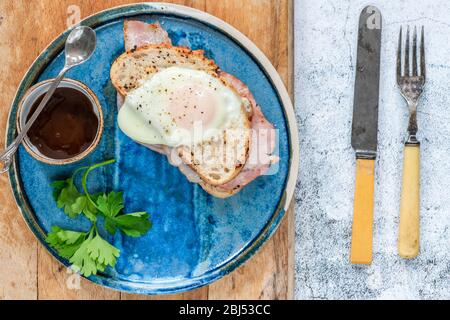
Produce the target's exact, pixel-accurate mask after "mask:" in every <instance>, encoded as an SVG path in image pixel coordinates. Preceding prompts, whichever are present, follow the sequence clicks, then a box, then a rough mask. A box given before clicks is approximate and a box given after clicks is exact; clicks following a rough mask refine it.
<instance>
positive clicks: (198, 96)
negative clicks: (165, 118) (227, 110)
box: [168, 84, 218, 130]
mask: <svg viewBox="0 0 450 320" xmlns="http://www.w3.org/2000/svg"><path fill="white" fill-rule="evenodd" d="M216 96H217V95H214V88H210V87H208V88H202V87H200V86H198V85H194V84H193V85H189V84H187V85H185V86H182V87H180V88H178V90H177V91H176V92H171V93H170V95H169V104H168V113H169V114H170V115H171V116H172V117H173V120H174V122H175V124H176V125H177V126H178V127H180V128H184V129H187V130H190V129H192V128H193V127H194V124H195V123H199V122H200V123H201V125H202V126H203V128H205V129H207V128H209V127H211V126H212V123H213V121H214V119H215V116H216V108H214V106H216V105H217V103H218V101H217V98H216Z"/></svg>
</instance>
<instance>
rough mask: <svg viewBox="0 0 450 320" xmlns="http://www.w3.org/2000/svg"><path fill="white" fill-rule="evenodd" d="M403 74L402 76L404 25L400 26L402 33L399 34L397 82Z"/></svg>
mask: <svg viewBox="0 0 450 320" xmlns="http://www.w3.org/2000/svg"><path fill="white" fill-rule="evenodd" d="M401 76H402V27H400V34H399V35H398V49H397V82H398V80H399V79H400V77H401Z"/></svg>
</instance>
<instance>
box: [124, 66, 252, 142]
mask: <svg viewBox="0 0 450 320" xmlns="http://www.w3.org/2000/svg"><path fill="white" fill-rule="evenodd" d="M243 105H245V101H243V99H242V97H241V96H239V95H238V94H237V93H236V91H235V90H233V89H232V88H231V87H229V86H227V84H226V83H225V82H223V80H221V79H220V78H218V77H215V76H213V75H211V74H209V73H207V72H205V71H201V70H193V69H188V68H180V67H176V66H175V67H170V68H167V69H163V70H161V71H159V72H157V73H156V74H154V75H153V76H152V77H151V78H149V79H146V80H141V81H140V83H139V87H138V88H136V89H134V90H133V91H131V92H129V93H128V94H127V96H126V98H125V102H124V104H123V106H122V107H121V108H120V111H119V115H118V124H119V127H120V129H121V130H122V131H123V132H124V133H125V134H126V135H127V136H129V137H130V138H131V139H133V140H136V141H139V142H141V143H145V144H161V145H167V146H169V147H177V146H181V145H192V144H198V143H203V142H205V141H208V140H211V139H214V137H215V136H216V135H217V134H218V133H220V132H222V131H223V130H225V129H227V128H233V129H237V128H236V126H240V124H242V123H243V121H240V119H241V118H242V116H243V109H242V106H243Z"/></svg>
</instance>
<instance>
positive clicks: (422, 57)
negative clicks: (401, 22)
mask: <svg viewBox="0 0 450 320" xmlns="http://www.w3.org/2000/svg"><path fill="white" fill-rule="evenodd" d="M420 75H421V76H422V77H424V78H425V41H424V27H423V26H422V32H421V35H420Z"/></svg>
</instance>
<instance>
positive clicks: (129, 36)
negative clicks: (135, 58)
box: [123, 20, 172, 51]
mask: <svg viewBox="0 0 450 320" xmlns="http://www.w3.org/2000/svg"><path fill="white" fill-rule="evenodd" d="M123 32H124V38H125V50H127V51H129V50H132V49H137V48H139V47H142V46H144V45H146V44H166V45H172V41H171V40H170V38H169V34H168V33H167V31H166V30H164V28H163V27H161V25H160V24H159V22H156V23H153V24H148V23H145V22H142V21H136V20H125V22H124V24H123Z"/></svg>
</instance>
